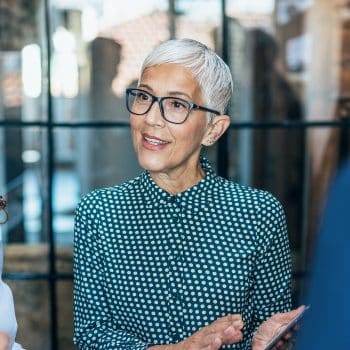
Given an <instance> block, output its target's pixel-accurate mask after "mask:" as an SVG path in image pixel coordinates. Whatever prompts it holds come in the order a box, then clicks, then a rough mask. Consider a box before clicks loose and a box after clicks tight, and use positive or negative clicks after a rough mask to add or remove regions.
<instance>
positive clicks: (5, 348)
mask: <svg viewBox="0 0 350 350" xmlns="http://www.w3.org/2000/svg"><path fill="white" fill-rule="evenodd" d="M9 346H10V338H9V336H8V335H7V334H6V333H4V332H0V350H9Z"/></svg>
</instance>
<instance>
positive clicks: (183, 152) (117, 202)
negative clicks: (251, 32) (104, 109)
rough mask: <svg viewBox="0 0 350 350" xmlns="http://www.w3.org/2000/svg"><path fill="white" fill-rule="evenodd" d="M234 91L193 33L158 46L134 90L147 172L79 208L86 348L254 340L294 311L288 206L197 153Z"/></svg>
mask: <svg viewBox="0 0 350 350" xmlns="http://www.w3.org/2000/svg"><path fill="white" fill-rule="evenodd" d="M231 93H232V78H231V74H230V70H229V68H228V67H227V65H226V64H225V63H224V62H223V61H222V60H221V59H220V58H219V57H218V56H217V55H216V54H215V53H214V52H213V51H212V50H210V49H209V48H207V47H206V46H204V45H203V44H201V43H199V42H196V41H194V40H189V39H183V40H170V41H167V42H165V43H163V44H161V45H160V46H159V47H157V48H156V49H155V50H154V51H153V52H151V54H150V55H149V56H148V57H147V58H146V60H145V62H144V64H143V67H142V70H141V77H140V80H139V84H138V88H137V89H128V90H127V96H126V103H127V108H128V110H129V112H130V123H131V133H132V139H133V144H134V148H135V151H136V153H137V157H138V161H139V163H140V165H141V166H142V167H143V168H144V169H145V172H144V173H143V174H141V175H140V176H139V177H137V178H136V179H134V180H131V181H129V182H127V183H124V184H122V185H120V186H116V187H112V188H106V189H102V190H96V191H93V192H92V193H90V194H88V195H87V196H85V197H84V198H83V199H82V201H81V202H80V204H79V206H78V208H77V212H76V224H75V263H74V275H75V284H74V310H75V336H74V339H75V342H76V344H77V345H78V347H79V348H80V349H108V350H111V349H118V350H120V349H133V350H134V349H135V350H136V349H146V348H147V349H151V350H166V349H169V350H187V349H192V350H196V349H207V350H209V349H212V350H217V349H220V348H221V347H222V346H224V345H226V346H225V348H226V349H250V348H251V341H252V336H253V333H254V332H255V331H256V329H257V327H258V326H259V325H260V324H261V323H262V322H263V321H264V320H266V319H267V318H268V317H270V316H271V315H272V314H275V313H279V312H286V311H288V310H290V280H291V279H290V275H291V271H290V269H291V267H290V252H289V245H288V238H287V232H286V226H285V218H284V214H283V210H282V208H281V206H280V204H279V203H278V202H277V201H276V199H275V198H274V197H272V196H271V195H270V194H268V193H267V192H263V191H258V190H255V189H251V188H247V187H243V186H240V185H238V184H236V183H232V182H230V181H228V180H225V179H223V178H220V177H218V176H216V175H215V173H214V171H213V170H212V168H211V166H210V164H209V163H208V161H207V160H206V159H204V158H201V157H200V152H201V148H202V147H203V146H211V145H212V144H214V143H215V142H216V141H217V140H218V139H219V138H220V136H221V135H222V134H223V133H224V132H225V130H226V129H227V128H228V126H229V124H230V118H229V116H227V115H225V113H224V112H225V109H226V106H227V103H228V100H229V98H230V96H231ZM292 316H293V315H291V316H290V317H292ZM288 317H289V314H286V316H285V318H288ZM274 324H275V323H274ZM278 326H280V324H278ZM265 328H266V327H265ZM267 328H268V327H267ZM264 334H265V333H264V332H263V335H264ZM263 338H264V337H261V334H260V340H261V339H263ZM260 343H261V341H260ZM256 348H257V349H258V346H257V347H256Z"/></svg>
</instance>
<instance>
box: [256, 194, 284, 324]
mask: <svg viewBox="0 0 350 350" xmlns="http://www.w3.org/2000/svg"><path fill="white" fill-rule="evenodd" d="M258 218H259V220H258V223H257V228H256V230H257V241H256V243H257V251H258V257H257V262H256V265H255V270H254V276H253V278H254V288H253V291H252V296H251V300H252V306H253V315H254V320H253V321H254V326H255V328H256V327H258V325H259V324H260V323H261V322H263V321H264V320H266V319H267V318H269V317H270V316H271V315H273V314H275V313H278V312H286V311H289V310H290V309H291V253H290V248H289V240H288V234H287V225H286V219H285V215H284V211H283V208H282V206H281V204H280V203H279V202H278V201H277V200H276V199H275V198H274V197H273V196H272V195H271V194H269V193H266V192H263V195H262V196H261V198H260V206H259V213H258Z"/></svg>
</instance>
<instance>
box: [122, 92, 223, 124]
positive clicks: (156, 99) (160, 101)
mask: <svg viewBox="0 0 350 350" xmlns="http://www.w3.org/2000/svg"><path fill="white" fill-rule="evenodd" d="M132 91H141V92H143V93H145V94H147V95H149V96H150V97H151V98H152V102H151V104H150V105H149V107H148V108H147V110H146V111H145V112H144V113H134V112H132V111H131V110H130V109H129V103H128V102H129V100H128V96H129V94H130V93H131V92H132ZM125 92H126V93H125V104H126V108H127V110H128V111H129V112H130V113H131V114H134V115H145V114H147V113H148V112H149V111H150V110H151V108H152V106H153V104H154V103H155V102H158V105H159V110H160V114H161V116H162V118H163V119H164V120H166V121H167V122H168V123H172V124H183V123H184V122H185V121H186V120H187V118H188V117H189V115H190V113H191V111H192V110H193V109H195V110H200V111H205V112H210V113H213V114H215V115H221V113H220V112H218V111H216V110H214V109H211V108H207V107H204V106H200V105H197V104H195V103H193V102H191V101H187V100H184V99H183V98H179V97H173V96H163V97H157V96H154V95H153V94H151V93H150V92H148V91H146V90H143V89H137V88H128V89H126V90H125ZM166 99H176V100H180V101H182V102H185V103H187V104H188V105H189V111H188V113H187V115H186V117H185V118H184V120H183V121H182V122H173V121H171V120H168V119H167V118H166V117H165V115H164V109H163V101H164V100H166Z"/></svg>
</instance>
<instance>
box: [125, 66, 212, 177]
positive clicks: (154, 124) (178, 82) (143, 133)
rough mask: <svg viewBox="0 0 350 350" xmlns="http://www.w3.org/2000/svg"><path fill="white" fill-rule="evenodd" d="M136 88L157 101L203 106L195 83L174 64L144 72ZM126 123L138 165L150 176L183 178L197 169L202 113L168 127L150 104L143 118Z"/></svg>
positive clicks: (202, 134)
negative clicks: (175, 100)
mask: <svg viewBox="0 0 350 350" xmlns="http://www.w3.org/2000/svg"><path fill="white" fill-rule="evenodd" d="M139 88H140V89H143V90H145V91H148V92H149V93H151V94H153V95H155V96H157V97H162V96H173V97H179V98H182V99H184V100H187V101H191V102H194V103H196V104H198V105H203V101H202V99H201V89H200V87H199V85H198V83H197V81H196V79H194V78H193V76H192V74H191V72H190V71H189V70H188V69H187V68H184V67H181V66H178V65H175V64H163V65H159V66H153V67H149V68H147V69H145V71H144V72H143V74H142V77H141V81H140V84H139ZM130 123H131V133H132V139H133V144H134V147H135V150H136V153H137V157H138V161H139V163H140V165H141V166H142V167H143V168H144V169H147V170H148V171H149V172H150V173H151V174H161V173H164V174H167V175H172V174H173V175H176V174H177V175H182V176H183V175H185V174H186V173H187V174H189V172H191V171H193V170H195V169H197V167H198V161H199V154H200V149H201V143H202V141H203V139H204V138H205V137H206V132H207V116H206V112H204V111H199V110H192V111H191V113H190V115H189V116H188V118H187V120H186V121H185V122H184V123H183V124H171V123H169V122H167V121H166V120H164V119H163V117H162V116H161V113H160V110H159V104H158V103H154V104H153V106H152V108H151V109H150V111H149V112H148V113H147V114H145V115H133V114H131V116H130Z"/></svg>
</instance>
